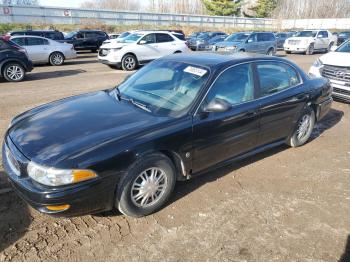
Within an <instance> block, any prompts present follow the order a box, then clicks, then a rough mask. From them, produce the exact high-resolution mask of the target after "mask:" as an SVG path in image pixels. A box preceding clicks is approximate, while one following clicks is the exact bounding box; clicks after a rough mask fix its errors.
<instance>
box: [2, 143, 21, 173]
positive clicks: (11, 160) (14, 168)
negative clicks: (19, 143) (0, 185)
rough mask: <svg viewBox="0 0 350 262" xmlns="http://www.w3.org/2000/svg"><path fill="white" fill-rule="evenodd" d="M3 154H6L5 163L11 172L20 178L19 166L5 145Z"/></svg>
mask: <svg viewBox="0 0 350 262" xmlns="http://www.w3.org/2000/svg"><path fill="white" fill-rule="evenodd" d="M5 154H6V160H7V163H8V164H9V166H10V168H11V170H12V172H13V173H15V174H16V175H17V176H20V175H21V171H20V165H19V163H18V162H17V160H16V159H15V158H14V157H13V155H12V153H11V151H10V149H9V148H8V147H7V145H5Z"/></svg>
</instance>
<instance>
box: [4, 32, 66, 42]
mask: <svg viewBox="0 0 350 262" xmlns="http://www.w3.org/2000/svg"><path fill="white" fill-rule="evenodd" d="M8 35H10V36H18V35H33V36H41V37H45V38H49V39H52V40H56V41H57V40H64V35H63V33H62V32H60V31H58V30H22V31H11V32H9V33H8Z"/></svg>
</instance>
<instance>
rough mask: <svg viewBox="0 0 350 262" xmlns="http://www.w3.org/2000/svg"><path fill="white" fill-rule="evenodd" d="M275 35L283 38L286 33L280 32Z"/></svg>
mask: <svg viewBox="0 0 350 262" xmlns="http://www.w3.org/2000/svg"><path fill="white" fill-rule="evenodd" d="M276 37H279V38H285V37H287V34H284V33H280V34H277V35H276Z"/></svg>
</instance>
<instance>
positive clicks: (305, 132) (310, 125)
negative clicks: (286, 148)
mask: <svg viewBox="0 0 350 262" xmlns="http://www.w3.org/2000/svg"><path fill="white" fill-rule="evenodd" d="M315 122H316V115H315V111H314V110H313V109H312V108H310V107H308V108H307V109H305V111H304V112H303V113H302V115H301V117H300V118H299V120H298V122H297V126H296V128H295V131H294V133H293V135H292V136H291V138H290V139H289V142H288V144H289V145H290V146H291V147H298V146H302V145H304V144H305V143H306V142H307V141H308V140H309V138H310V136H311V134H312V131H313V129H314V126H315Z"/></svg>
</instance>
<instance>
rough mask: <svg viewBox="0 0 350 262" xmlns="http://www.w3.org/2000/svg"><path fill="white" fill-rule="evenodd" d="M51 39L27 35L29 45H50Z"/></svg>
mask: <svg viewBox="0 0 350 262" xmlns="http://www.w3.org/2000/svg"><path fill="white" fill-rule="evenodd" d="M48 44H49V41H47V40H46V39H42V38H36V37H27V45H28V46H35V45H48Z"/></svg>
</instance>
